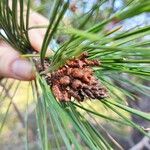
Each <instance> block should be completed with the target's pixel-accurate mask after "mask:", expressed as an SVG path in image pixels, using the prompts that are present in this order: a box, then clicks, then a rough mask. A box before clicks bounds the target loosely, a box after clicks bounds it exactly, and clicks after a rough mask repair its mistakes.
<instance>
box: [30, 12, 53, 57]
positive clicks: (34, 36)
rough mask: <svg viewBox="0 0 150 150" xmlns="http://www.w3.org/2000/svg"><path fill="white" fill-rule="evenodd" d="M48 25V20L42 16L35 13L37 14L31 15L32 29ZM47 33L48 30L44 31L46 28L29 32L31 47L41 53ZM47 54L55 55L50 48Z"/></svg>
mask: <svg viewBox="0 0 150 150" xmlns="http://www.w3.org/2000/svg"><path fill="white" fill-rule="evenodd" d="M48 24H49V21H48V19H46V18H45V17H43V16H42V15H40V14H38V13H35V12H32V13H31V15H30V27H32V26H39V25H40V26H41V25H48ZM45 32H46V29H44V28H42V29H39V28H38V29H32V30H29V32H28V33H29V39H30V42H31V45H32V47H33V48H34V49H35V50H36V51H40V50H41V48H42V44H43V40H44V36H45ZM47 54H48V55H53V51H52V50H51V49H50V48H48V50H47Z"/></svg>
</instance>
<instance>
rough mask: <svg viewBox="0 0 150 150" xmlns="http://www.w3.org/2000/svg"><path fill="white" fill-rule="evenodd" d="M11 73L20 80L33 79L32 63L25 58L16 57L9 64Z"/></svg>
mask: <svg viewBox="0 0 150 150" xmlns="http://www.w3.org/2000/svg"><path fill="white" fill-rule="evenodd" d="M11 69H12V73H13V75H14V76H15V77H16V78H18V79H20V80H32V79H34V71H33V67H32V64H31V63H30V62H29V61H27V60H21V59H17V60H15V61H14V62H13V63H12V64H11Z"/></svg>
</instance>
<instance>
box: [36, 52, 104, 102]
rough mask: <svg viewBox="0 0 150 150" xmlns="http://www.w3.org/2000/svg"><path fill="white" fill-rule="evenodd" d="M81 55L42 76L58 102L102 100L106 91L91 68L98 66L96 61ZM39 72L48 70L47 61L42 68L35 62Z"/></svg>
mask: <svg viewBox="0 0 150 150" xmlns="http://www.w3.org/2000/svg"><path fill="white" fill-rule="evenodd" d="M86 57H87V54H86V53H83V54H82V55H81V56H80V57H79V58H76V59H72V60H69V61H68V62H67V63H66V65H64V66H63V67H62V68H60V69H58V70H57V71H55V72H53V73H47V74H43V77H44V78H45V80H46V81H47V84H48V85H50V86H51V88H52V91H53V94H54V95H55V97H56V98H57V99H58V100H59V101H63V102H66V101H70V100H71V97H74V98H75V99H77V100H78V101H84V100H85V99H89V98H91V99H103V98H105V97H107V90H106V88H104V87H103V86H102V85H101V84H100V82H99V81H98V80H97V79H96V78H95V77H94V75H93V70H92V67H93V66H98V65H100V62H99V61H97V60H88V59H87V58H86ZM36 64H37V65H36V67H37V70H38V71H39V72H42V71H44V70H46V69H48V68H49V66H50V63H49V61H48V59H45V60H44V68H43V67H42V66H41V65H40V63H39V62H37V61H36Z"/></svg>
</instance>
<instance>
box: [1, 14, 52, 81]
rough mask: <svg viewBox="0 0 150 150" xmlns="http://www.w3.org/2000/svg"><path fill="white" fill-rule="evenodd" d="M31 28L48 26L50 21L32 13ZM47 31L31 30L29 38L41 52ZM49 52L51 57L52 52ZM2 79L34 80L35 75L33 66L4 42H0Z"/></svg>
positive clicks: (33, 45)
mask: <svg viewBox="0 0 150 150" xmlns="http://www.w3.org/2000/svg"><path fill="white" fill-rule="evenodd" d="M29 22H30V27H31V26H38V25H48V23H49V22H48V20H47V19H46V18H45V17H43V16H42V15H40V14H38V13H35V12H32V13H31V15H30V20H29ZM45 31H46V29H32V30H29V32H28V33H29V38H30V42H31V45H32V47H33V48H34V49H35V50H36V51H40V49H41V46H42V42H43V39H44V35H45ZM48 51H49V55H51V53H52V51H51V50H48ZM0 77H7V78H14V79H18V80H25V81H29V80H33V79H34V78H35V73H34V70H33V66H32V64H31V63H30V62H29V61H28V60H27V59H25V58H22V57H21V56H20V54H19V52H17V51H16V50H15V49H13V48H12V47H11V46H10V45H8V44H7V43H5V42H4V41H0Z"/></svg>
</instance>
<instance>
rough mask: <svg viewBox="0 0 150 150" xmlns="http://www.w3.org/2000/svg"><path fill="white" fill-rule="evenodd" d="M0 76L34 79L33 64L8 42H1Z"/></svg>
mask: <svg viewBox="0 0 150 150" xmlns="http://www.w3.org/2000/svg"><path fill="white" fill-rule="evenodd" d="M0 76H2V77H10V78H15V79H19V80H26V81H27V80H33V79H34V78H35V74H34V71H33V67H32V64H30V62H29V61H27V60H26V59H23V58H21V57H20V55H19V53H18V52H16V51H15V50H14V49H13V48H11V47H10V46H8V45H7V44H6V43H2V42H1V43H0Z"/></svg>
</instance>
